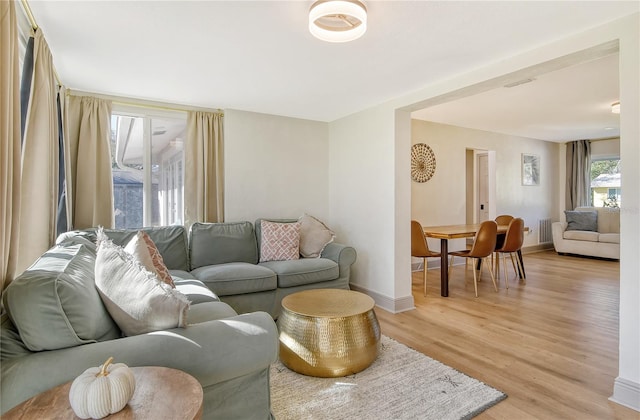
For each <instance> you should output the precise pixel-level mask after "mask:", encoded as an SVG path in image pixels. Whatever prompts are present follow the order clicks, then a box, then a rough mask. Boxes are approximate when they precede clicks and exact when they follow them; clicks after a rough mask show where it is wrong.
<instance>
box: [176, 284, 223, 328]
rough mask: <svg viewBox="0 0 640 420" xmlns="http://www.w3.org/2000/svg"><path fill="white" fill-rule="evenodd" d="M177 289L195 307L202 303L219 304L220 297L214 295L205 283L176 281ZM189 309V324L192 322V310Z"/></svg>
mask: <svg viewBox="0 0 640 420" xmlns="http://www.w3.org/2000/svg"><path fill="white" fill-rule="evenodd" d="M175 285H176V289H177V290H178V291H179V292H180V293H182V294H183V295H185V296H186V297H187V299H189V302H191V305H195V304H198V303H202V302H218V301H219V300H220V299H218V296H216V294H215V293H213V292H212V291H211V290H209V288H208V287H207V286H205V285H204V283H203V282H201V281H200V280H196V279H180V278H176V279H175ZM192 309H193V306H191V308H190V309H189V322H191V310H192Z"/></svg>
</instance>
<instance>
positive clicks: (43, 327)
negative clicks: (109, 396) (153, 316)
mask: <svg viewBox="0 0 640 420" xmlns="http://www.w3.org/2000/svg"><path fill="white" fill-rule="evenodd" d="M260 223H261V221H260V220H258V221H256V224H255V225H254V224H252V223H250V222H239V223H219V224H194V225H193V226H192V228H191V230H190V231H189V232H188V233H187V231H186V230H185V229H184V228H183V227H182V226H168V227H160V228H145V229H143V230H144V231H145V232H146V233H148V234H149V236H150V237H151V239H152V240H153V242H154V243H155V245H156V247H157V248H158V250H159V251H160V254H161V255H162V257H163V260H164V263H165V265H166V266H167V268H168V269H169V271H170V273H171V276H172V277H173V281H174V283H175V286H176V289H177V290H178V291H180V292H182V293H183V294H184V295H185V296H186V297H187V299H189V301H190V302H191V305H190V309H189V311H188V314H187V322H188V326H187V327H186V328H173V329H169V330H164V331H156V332H149V333H145V334H140V335H135V336H129V337H124V336H123V334H122V333H121V331H120V330H119V328H118V326H117V325H116V324H115V322H114V321H113V319H112V318H111V317H110V315H109V313H108V312H107V310H106V309H105V306H104V305H103V303H102V301H101V298H100V295H99V293H98V291H97V289H96V286H95V283H94V269H95V261H96V245H95V239H96V232H95V230H94V229H89V230H85V231H73V232H68V233H66V234H63V235H61V236H60V237H59V238H58V240H57V241H56V245H55V246H54V247H52V248H51V249H50V250H48V251H47V252H46V253H45V254H43V255H42V256H41V257H40V258H39V259H38V261H36V262H35V263H34V264H33V265H32V266H31V267H30V268H29V269H27V270H26V271H25V272H24V273H23V274H21V275H20V276H19V277H18V278H16V279H15V280H14V281H13V282H12V283H11V284H10V285H9V286H8V287H7V288H6V289H5V291H4V293H3V304H4V308H5V311H6V312H5V313H3V315H2V329H1V337H0V351H1V354H0V356H1V365H0V369H1V374H2V376H1V384H0V385H1V388H0V389H1V390H2V392H1V393H0V413H4V412H6V411H8V410H9V409H11V408H12V407H14V406H15V405H17V404H19V403H20V402H22V401H24V400H26V399H28V398H30V397H32V396H34V395H36V394H38V393H40V392H42V391H45V390H47V389H49V388H51V387H54V386H56V385H58V384H61V383H64V382H67V381H70V380H73V379H74V378H75V377H77V376H78V375H80V374H81V373H82V372H83V371H84V370H85V369H87V368H88V367H91V366H98V365H100V364H102V363H103V362H104V361H105V360H106V359H107V358H108V357H111V356H113V357H114V359H115V361H116V362H120V363H125V364H127V365H129V366H153V365H155V366H166V367H172V368H176V369H180V370H183V371H185V372H187V373H189V374H191V375H193V376H194V377H195V378H196V379H198V381H199V382H200V383H201V385H202V387H203V390H204V414H203V417H204V418H210V419H214V418H219V419H269V418H272V415H271V412H270V396H269V395H270V394H269V366H270V364H271V363H273V362H274V361H275V360H276V358H277V354H278V332H277V328H276V325H275V322H274V319H275V318H277V316H278V314H279V311H280V301H281V300H282V298H283V297H284V296H286V295H287V294H290V293H293V292H295V291H298V290H305V289H309V288H327V287H334V288H344V289H348V288H349V275H350V267H351V265H352V264H353V262H354V261H355V258H356V253H355V250H354V249H353V248H351V247H348V246H344V245H340V244H337V243H330V244H328V245H327V246H326V247H325V248H324V250H323V252H322V255H321V256H320V257H319V258H300V259H298V260H291V261H269V262H262V263H261V262H259V261H260V255H259V250H260V247H259V238H260V236H259V232H260ZM105 233H106V234H107V236H108V237H109V239H111V240H112V241H113V243H115V244H118V245H121V246H124V245H125V244H127V243H128V242H129V240H130V239H131V238H133V236H134V235H135V234H136V233H137V230H105Z"/></svg>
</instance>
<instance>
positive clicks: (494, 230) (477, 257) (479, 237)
mask: <svg viewBox="0 0 640 420" xmlns="http://www.w3.org/2000/svg"><path fill="white" fill-rule="evenodd" d="M497 236H498V224H497V223H496V222H495V221H493V220H487V221H484V222H482V223H481V224H480V228H479V229H478V232H477V233H476V236H475V238H474V239H473V245H472V246H471V249H465V250H462V251H452V252H449V256H450V257H451V260H450V261H449V278H451V271H452V269H453V259H454V258H455V257H464V258H473V259H474V264H473V286H474V288H475V291H476V297H478V278H479V276H480V274H481V273H482V262H483V261H484V260H485V259H486V258H487V257H488V256H490V255H492V254H493V251H494V250H495V249H496V237H497ZM467 261H468V260H467ZM476 263H478V264H476ZM476 266H477V267H478V268H477V269H476ZM488 271H489V274H490V275H491V280H492V281H493V288H494V289H495V290H496V292H497V291H498V286H497V285H496V278H495V277H494V276H493V267H489V270H488Z"/></svg>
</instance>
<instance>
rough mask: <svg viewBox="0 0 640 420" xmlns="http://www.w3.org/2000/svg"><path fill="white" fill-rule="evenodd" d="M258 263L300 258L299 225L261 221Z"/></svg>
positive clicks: (297, 223)
mask: <svg viewBox="0 0 640 420" xmlns="http://www.w3.org/2000/svg"><path fill="white" fill-rule="evenodd" d="M261 228H262V237H261V243H260V262H266V261H286V260H297V259H299V258H300V223H299V222H294V223H276V222H269V221H267V220H263V221H262V223H261Z"/></svg>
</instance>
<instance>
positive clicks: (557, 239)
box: [551, 222, 567, 252]
mask: <svg viewBox="0 0 640 420" xmlns="http://www.w3.org/2000/svg"><path fill="white" fill-rule="evenodd" d="M565 230H567V222H553V223H552V224H551V234H552V236H553V247H554V248H555V249H556V251H557V252H565V249H564V246H563V243H562V241H564V237H563V235H564V231H565Z"/></svg>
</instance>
